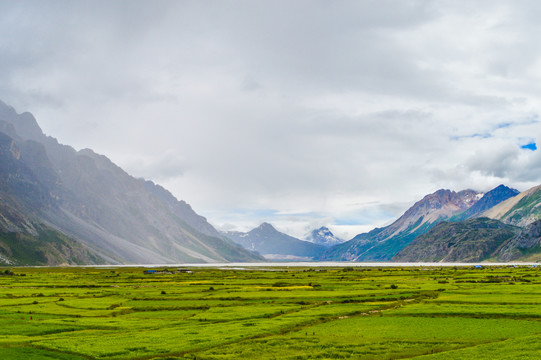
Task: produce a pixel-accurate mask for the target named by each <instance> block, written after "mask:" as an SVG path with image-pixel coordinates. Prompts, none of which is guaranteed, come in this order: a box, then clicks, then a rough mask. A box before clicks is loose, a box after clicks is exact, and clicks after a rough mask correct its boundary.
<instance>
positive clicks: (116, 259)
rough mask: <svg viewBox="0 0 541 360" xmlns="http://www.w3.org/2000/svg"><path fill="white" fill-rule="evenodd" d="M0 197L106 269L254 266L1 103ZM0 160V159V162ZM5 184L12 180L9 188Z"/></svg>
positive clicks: (169, 202) (148, 192)
mask: <svg viewBox="0 0 541 360" xmlns="http://www.w3.org/2000/svg"><path fill="white" fill-rule="evenodd" d="M0 131H1V132H2V133H1V136H2V137H1V138H0V140H1V139H3V140H4V142H5V144H6V145H5V148H6V150H5V151H4V153H5V154H9V153H11V157H12V158H13V159H14V160H13V161H16V162H17V163H20V165H21V166H19V167H16V168H13V167H10V166H11V165H10V164H11V163H10V161H11V162H13V161H12V160H10V161H6V162H4V161H1V162H0V164H2V165H0V167H1V168H0V172H1V175H0V177H4V178H5V179H7V180H6V181H4V183H3V184H0V185H1V186H2V188H1V189H0V193H2V194H4V196H6V197H11V198H12V199H13V201H12V202H13V203H17V204H19V208H20V210H21V211H22V213H24V214H32V216H34V217H36V218H37V219H38V220H39V221H38V222H39V223H41V224H45V225H47V226H48V227H50V228H53V229H55V230H56V231H59V232H61V233H63V234H66V235H68V236H69V237H72V238H73V239H75V240H77V242H78V243H80V244H83V245H84V246H85V247H87V248H88V249H91V250H92V251H93V252H94V253H96V254H98V255H99V256H101V257H102V258H104V259H106V260H107V261H108V262H111V263H175V262H217V261H260V260H262V258H261V257H260V256H258V255H255V254H252V253H250V252H248V251H246V250H244V249H242V248H241V247H240V246H237V245H235V244H232V243H231V242H229V241H227V240H224V239H223V238H221V236H220V235H219V234H218V233H217V231H216V230H215V229H214V228H213V227H212V226H211V225H210V224H208V222H207V221H206V219H204V218H203V217H201V216H199V215H197V214H196V213H195V212H194V211H193V210H192V209H191V207H190V206H189V205H188V204H186V203H185V202H182V201H178V200H177V199H176V198H174V197H173V196H172V195H171V194H170V193H169V192H167V191H166V190H165V189H163V188H161V187H160V186H158V185H155V184H154V183H152V182H149V181H144V180H140V179H135V178H133V177H131V176H130V175H128V174H127V173H126V172H124V171H123V170H122V169H121V168H119V167H118V166H116V165H115V164H113V163H112V162H111V161H110V160H109V159H107V158H106V157H105V156H102V155H98V154H95V153H94V152H93V151H91V150H88V149H85V150H81V151H75V150H74V149H73V148H71V147H69V146H66V145H61V144H59V143H58V142H57V141H56V139H54V138H51V137H47V136H45V135H44V134H43V133H42V131H41V129H40V128H39V125H38V124H37V122H36V121H35V119H34V117H33V116H32V115H31V114H29V113H23V114H20V115H19V114H17V113H16V112H15V110H14V109H13V108H11V107H8V106H7V105H5V104H3V103H1V102H0ZM0 160H4V158H3V159H0ZM10 181H11V182H10Z"/></svg>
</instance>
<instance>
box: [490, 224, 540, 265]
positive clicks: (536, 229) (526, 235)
mask: <svg viewBox="0 0 541 360" xmlns="http://www.w3.org/2000/svg"><path fill="white" fill-rule="evenodd" d="M497 256H498V259H499V260H501V261H512V260H522V261H541V220H537V221H535V222H533V223H531V224H529V225H527V226H526V227H524V228H523V229H522V231H521V233H520V234H519V235H518V236H516V237H514V238H513V239H511V240H510V241H508V242H507V243H505V244H504V246H502V247H501V249H500V250H499V251H498V254H497Z"/></svg>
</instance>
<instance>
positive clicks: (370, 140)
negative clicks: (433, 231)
mask: <svg viewBox="0 0 541 360" xmlns="http://www.w3.org/2000/svg"><path fill="white" fill-rule="evenodd" d="M540 18H541V2H539V1H535V0H532V1H497V0H489V1H469V0H468V1H458V0H451V1H414V0H407V1H406V0H396V1H385V0H377V1H376V0H374V1H369V0H366V1H323V0H321V1H317V0H312V1H302V0H295V1H291V0H287V1H257V0H249V1H204V0H201V1H199V0H198V1H156V0H153V1H96V0H92V1H71V0H70V1H44V0H37V1H20V0H19V1H11V0H0V99H1V100H3V101H4V102H6V103H8V104H10V105H12V106H13V107H15V109H16V110H17V111H18V112H23V111H30V112H32V113H33V114H34V115H35V116H36V118H37V120H38V122H39V124H40V125H41V127H42V129H43V130H44V132H45V133H46V134H48V135H51V136H53V137H56V138H58V140H59V141H60V142H62V143H65V144H69V145H72V146H73V147H75V148H76V149H82V148H92V149H94V150H95V151H96V152H99V153H102V154H104V155H106V156H108V157H109V158H110V159H112V160H113V161H114V162H116V163H117V164H119V165H120V166H121V167H123V168H124V169H125V170H126V171H128V172H129V173H130V174H132V175H134V176H136V177H144V178H147V179H151V180H153V181H155V182H157V183H159V184H161V185H163V186H164V187H166V188H167V189H169V190H170V191H171V192H173V194H174V195H175V196H176V197H177V198H179V199H184V200H186V201H187V202H188V203H190V204H191V205H192V206H193V208H194V209H195V210H196V211H197V212H198V213H200V214H202V215H204V216H206V217H207V218H208V219H209V221H210V222H211V223H213V224H214V225H216V226H217V227H219V228H228V229H237V230H249V229H251V228H252V227H255V226H257V225H258V224H259V223H260V222H262V221H268V222H270V223H272V224H274V225H275V226H276V227H277V228H278V229H280V230H283V231H286V232H288V233H290V234H293V235H297V236H302V235H304V234H305V233H306V232H307V231H308V230H310V229H311V228H314V227H316V226H321V225H328V226H330V227H331V229H332V230H334V231H335V232H336V233H338V234H339V235H341V236H343V237H344V238H347V239H349V238H351V237H353V236H354V235H355V234H357V233H359V232H362V231H365V230H369V229H371V228H373V227H374V226H381V225H383V224H387V223H389V222H390V221H391V220H393V219H395V218H396V217H397V216H399V215H401V214H402V213H403V212H404V211H405V210H406V209H407V208H408V207H409V206H411V205H412V204H413V203H414V202H415V201H417V200H419V199H420V198H422V197H423V196H424V195H426V194H428V193H431V192H434V191H436V190H437V189H440V188H447V189H451V190H456V191H459V190H462V189H466V188H472V189H476V190H480V191H487V190H490V189H491V188H493V187H495V186H497V185H499V184H501V183H504V184H507V185H509V186H513V187H515V188H517V189H519V190H521V191H522V190H525V189H527V188H529V187H531V186H534V185H538V184H541V155H540V154H539V151H537V150H535V149H536V148H537V145H534V144H535V143H537V141H538V137H539V135H540V129H541V124H540V119H539V113H540V112H541V37H540V36H539V34H541V22H540V21H539V19H540Z"/></svg>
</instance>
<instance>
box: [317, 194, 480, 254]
mask: <svg viewBox="0 0 541 360" xmlns="http://www.w3.org/2000/svg"><path fill="white" fill-rule="evenodd" d="M480 195H481V194H480V193H479V192H476V191H473V190H464V191H460V192H454V191H450V190H438V191H436V192H435V193H433V194H430V195H427V196H425V197H424V198H423V199H422V200H420V201H418V202H417V203H415V204H414V205H413V206H412V207H411V208H409V209H408V210H407V211H406V212H405V213H404V215H402V216H401V217H400V218H399V219H398V220H396V221H395V222H394V223H392V224H391V225H389V226H386V227H384V228H378V229H374V230H372V231H371V232H369V233H366V234H360V235H357V236H356V237H354V238H353V239H352V240H350V241H347V242H345V243H343V244H340V245H337V246H333V247H331V248H330V249H329V250H327V251H326V252H325V253H324V254H323V256H322V259H324V260H335V261H342V260H348V261H351V260H354V261H387V260H390V259H391V258H392V257H393V256H394V255H396V254H397V253H398V252H399V251H400V250H402V249H403V248H404V247H406V246H407V245H408V244H409V243H410V242H411V241H412V240H413V239H415V238H416V237H417V236H419V235H421V234H424V233H426V232H427V231H428V230H430V229H431V228H432V227H433V226H434V225H436V224H437V223H439V222H441V221H444V220H448V219H450V218H452V217H453V216H455V215H457V214H459V213H462V212H464V211H466V210H467V209H468V208H470V207H471V206H472V205H474V204H475V203H476V202H477V201H478V200H479V198H480Z"/></svg>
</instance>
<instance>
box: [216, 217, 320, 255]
mask: <svg viewBox="0 0 541 360" xmlns="http://www.w3.org/2000/svg"><path fill="white" fill-rule="evenodd" d="M225 235H226V236H227V237H229V238H230V239H231V240H233V241H234V242H236V243H238V244H240V245H242V246H243V247H244V248H246V249H249V250H252V251H257V252H259V253H260V254H263V255H264V256H265V258H267V259H270V260H301V259H303V260H307V259H308V260H309V259H314V258H317V257H319V256H320V255H321V254H322V253H323V251H324V250H325V247H324V246H321V245H317V244H313V243H311V242H308V241H303V240H299V239H297V238H294V237H292V236H289V235H286V234H284V233H281V232H279V231H278V230H276V229H275V228H274V227H273V226H272V225H271V224H268V223H263V224H261V225H260V226H258V227H257V228H255V229H253V230H251V231H249V232H247V233H243V232H233V231H231V232H227V233H226V234H225Z"/></svg>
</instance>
